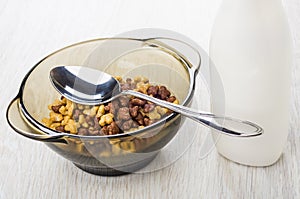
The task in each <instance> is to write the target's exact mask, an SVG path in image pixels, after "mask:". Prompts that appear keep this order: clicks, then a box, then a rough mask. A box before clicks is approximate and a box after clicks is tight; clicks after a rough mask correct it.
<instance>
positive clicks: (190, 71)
mask: <svg viewBox="0 0 300 199" xmlns="http://www.w3.org/2000/svg"><path fill="white" fill-rule="evenodd" d="M156 39H168V40H174V41H177V42H180V43H183V44H185V45H187V46H189V47H190V48H191V49H193V50H194V51H195V52H196V53H197V55H198V56H199V63H198V65H197V66H192V65H191V63H189V62H188V61H187V60H186V59H185V57H184V56H183V55H181V54H180V53H178V52H176V51H175V52H174V51H173V50H171V49H170V48H167V47H166V46H168V45H166V46H162V47H164V48H165V49H167V50H168V51H170V52H173V53H174V54H172V56H174V55H177V56H178V57H179V58H180V61H182V62H184V64H182V65H183V66H184V68H185V69H186V71H187V73H188V76H189V80H190V83H189V91H188V94H187V95H186V97H185V99H184V101H183V102H182V103H181V104H182V105H185V106H186V105H188V104H189V103H190V102H191V99H192V97H193V95H194V90H195V89H194V88H195V78H196V75H197V73H198V71H199V68H200V66H201V55H200V53H199V51H198V50H197V49H196V48H194V47H193V46H192V45H190V44H188V43H187V42H185V41H181V40H178V39H174V38H169V37H153V38H147V39H139V38H131V37H105V38H96V39H90V40H85V41H81V42H77V43H73V44H71V45H68V46H65V47H63V48H60V49H58V50H56V51H54V52H52V53H50V54H48V55H47V56H45V57H44V58H42V59H41V60H40V61H39V62H37V63H36V64H35V65H34V66H33V67H32V68H31V69H30V70H29V71H28V72H27V74H26V75H25V76H24V78H23V80H22V82H21V85H20V88H19V92H18V94H17V97H15V98H19V99H20V100H19V109H20V114H22V116H24V117H25V118H24V117H23V119H25V120H24V121H25V122H26V123H30V124H29V125H30V126H31V127H34V128H36V129H37V130H38V131H41V132H43V133H46V134H48V135H58V134H59V135H61V136H65V137H71V138H81V139H95V138H96V139H103V138H109V139H110V138H124V137H129V136H133V135H137V134H140V133H143V132H145V131H147V130H151V129H154V128H155V127H158V126H162V125H164V124H166V123H169V122H171V121H172V120H174V119H176V118H178V117H179V116H180V114H179V113H176V112H172V113H171V114H170V115H168V116H166V117H164V118H163V119H161V120H159V121H157V122H155V123H154V124H151V125H149V126H146V127H144V128H142V129H137V130H134V131H130V132H126V133H120V134H114V135H103V136H102V135H101V136H100V135H95V136H90V135H78V134H71V133H64V132H59V131H56V130H53V129H50V128H49V127H46V126H45V125H44V124H42V123H41V122H39V121H37V120H36V119H35V118H33V117H32V116H31V115H30V113H29V112H28V110H27V109H26V106H25V104H24V102H23V92H24V88H25V85H26V82H27V79H28V78H29V76H30V75H31V73H32V72H33V71H34V70H35V69H36V68H37V67H38V66H39V65H40V64H41V63H42V62H43V61H44V60H46V59H48V58H49V57H51V56H53V55H55V54H57V53H59V52H61V51H63V50H66V49H68V48H72V47H75V46H79V45H82V44H86V43H91V42H97V41H105V40H133V41H140V42H145V43H147V42H149V41H155V40H156ZM151 44H153V43H151ZM155 44H156V43H155ZM170 52H168V53H170Z"/></svg>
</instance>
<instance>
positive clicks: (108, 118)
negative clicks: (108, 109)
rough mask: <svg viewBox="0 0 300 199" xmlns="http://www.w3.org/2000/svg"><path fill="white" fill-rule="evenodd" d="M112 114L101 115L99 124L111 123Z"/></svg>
mask: <svg viewBox="0 0 300 199" xmlns="http://www.w3.org/2000/svg"><path fill="white" fill-rule="evenodd" d="M113 118H114V115H113V114H112V113H108V114H105V115H102V116H101V117H100V120H99V125H100V126H105V125H106V124H111V123H112V122H113Z"/></svg>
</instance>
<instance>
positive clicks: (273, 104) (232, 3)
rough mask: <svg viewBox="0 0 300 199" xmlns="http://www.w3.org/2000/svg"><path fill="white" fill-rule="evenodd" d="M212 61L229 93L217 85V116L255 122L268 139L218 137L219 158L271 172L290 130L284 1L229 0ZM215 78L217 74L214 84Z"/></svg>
mask: <svg viewBox="0 0 300 199" xmlns="http://www.w3.org/2000/svg"><path fill="white" fill-rule="evenodd" d="M210 58H211V60H212V63H213V64H214V66H215V67H216V69H217V71H218V73H219V74H218V75H219V78H220V79H221V81H222V84H223V89H224V97H225V99H224V101H222V100H220V93H219V91H218V90H219V88H215V87H214V86H215V85H214V83H213V82H212V84H211V85H212V87H211V97H212V112H213V113H216V114H225V115H226V116H231V117H235V118H239V119H244V120H249V121H252V122H255V123H257V124H259V125H260V126H262V127H263V129H264V134H263V135H262V136H258V137H253V138H233V137H228V136H223V135H219V134H217V133H214V132H213V136H214V139H216V141H217V142H216V145H217V149H218V152H219V153H220V154H222V155H223V156H225V157H227V158H228V159H231V160H233V161H235V162H238V163H242V164H246V165H251V166H267V165H271V164H273V163H274V162H276V161H277V160H278V159H279V157H280V155H281V154H282V151H283V147H284V145H285V143H286V139H287V135H288V128H289V98H290V67H291V64H292V45H291V36H290V32H289V27H288V23H287V20H286V17H285V15H284V10H283V7H282V5H281V1H279V0H224V2H223V4H222V6H221V8H220V12H219V15H218V16H217V18H216V21H215V25H214V27H213V30H212V35H211V42H210ZM215 78H216V77H215V76H214V74H212V77H211V80H212V81H214V79H215Z"/></svg>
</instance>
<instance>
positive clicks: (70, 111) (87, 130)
mask: <svg viewBox="0 0 300 199" xmlns="http://www.w3.org/2000/svg"><path fill="white" fill-rule="evenodd" d="M115 78H116V79H117V80H118V81H119V82H120V84H121V89H123V90H128V89H132V90H136V91H138V92H142V93H144V94H147V95H149V96H152V97H155V98H159V99H161V100H165V101H168V102H171V103H175V104H179V101H178V99H176V97H175V96H174V95H173V94H171V92H170V91H169V90H168V89H167V88H166V87H165V86H163V85H154V84H151V83H150V82H149V80H148V79H147V78H145V77H140V76H138V77H135V78H133V79H131V78H127V79H126V80H125V81H124V80H123V79H122V78H121V77H119V76H117V77H115ZM48 109H49V110H50V113H49V117H48V118H46V117H45V118H43V120H42V122H43V123H44V125H46V126H47V127H49V128H51V129H53V130H56V131H59V132H64V133H70V134H77V135H83V136H105V135H115V134H122V133H126V132H131V131H134V130H138V129H141V128H144V127H145V126H149V125H151V124H153V123H155V122H157V121H159V120H161V119H162V118H164V117H166V116H167V115H169V114H170V113H171V112H172V111H171V110H168V109H167V108H164V107H161V106H158V105H155V104H153V103H152V102H148V101H146V100H143V99H139V98H137V97H132V96H125V95H124V96H121V97H119V98H118V99H116V100H113V101H112V102H109V103H106V104H101V105H98V106H90V105H82V104H77V103H74V102H72V101H70V100H68V99H66V98H64V97H61V99H56V100H55V101H54V102H53V103H52V104H50V105H49V106H48Z"/></svg>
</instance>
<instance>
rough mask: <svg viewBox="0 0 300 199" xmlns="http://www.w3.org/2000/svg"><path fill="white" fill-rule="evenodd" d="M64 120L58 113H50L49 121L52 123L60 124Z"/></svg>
mask: <svg viewBox="0 0 300 199" xmlns="http://www.w3.org/2000/svg"><path fill="white" fill-rule="evenodd" d="M63 119H64V118H63V116H62V115H61V114H59V113H55V112H53V111H51V112H50V120H52V121H54V122H60V121H62V120H63Z"/></svg>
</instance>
